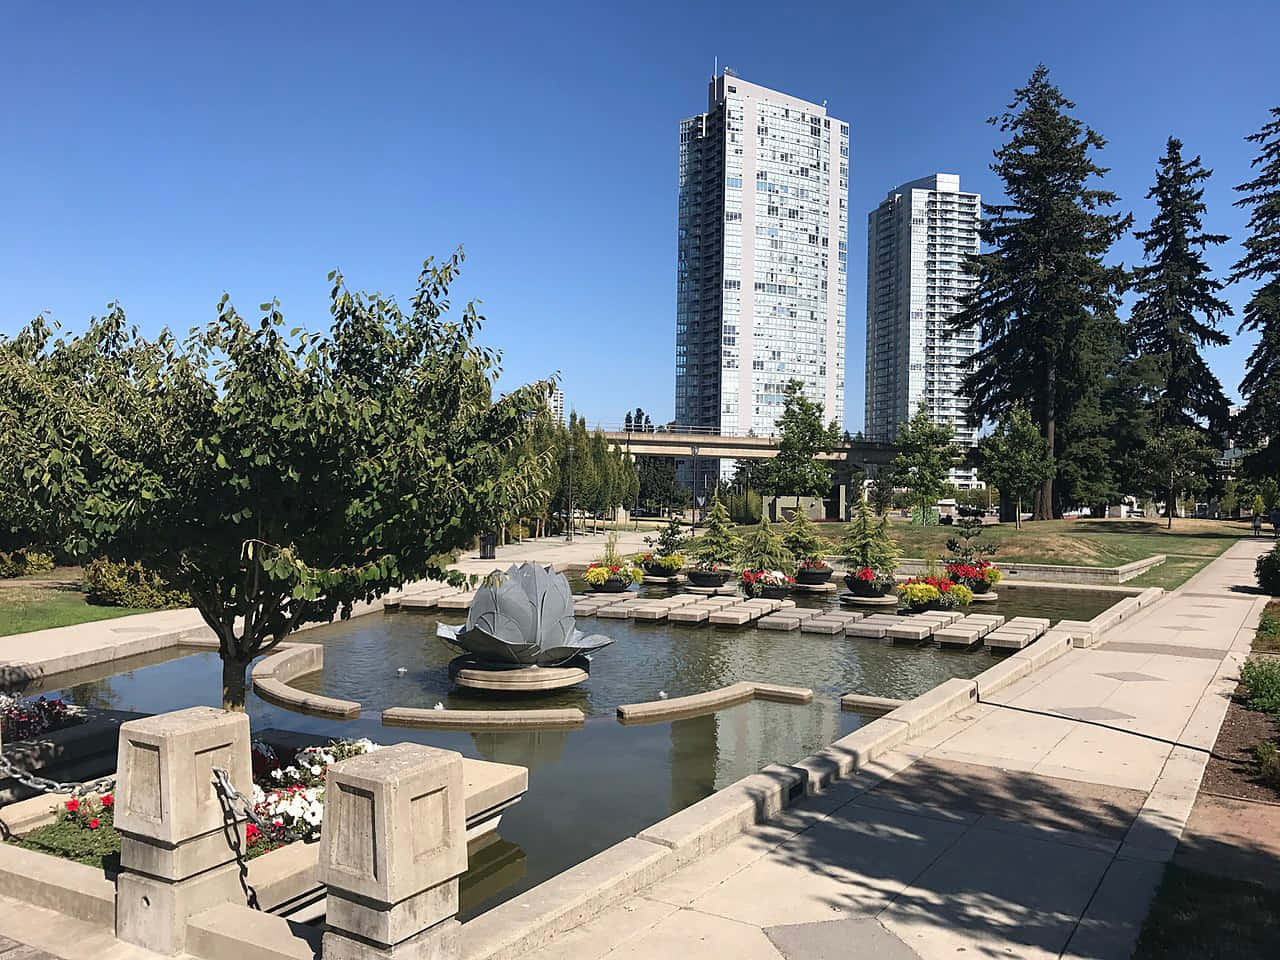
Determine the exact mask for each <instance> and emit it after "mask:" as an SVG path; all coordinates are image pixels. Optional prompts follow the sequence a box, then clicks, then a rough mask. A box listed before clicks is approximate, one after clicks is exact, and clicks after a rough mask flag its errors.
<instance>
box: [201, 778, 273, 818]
mask: <svg viewBox="0 0 1280 960" xmlns="http://www.w3.org/2000/svg"><path fill="white" fill-rule="evenodd" d="M213 788H214V789H215V790H217V791H218V792H219V793H220V794H222V796H223V797H224V798H225V799H226V801H227V803H228V804H230V803H232V802H236V803H239V804H240V806H241V807H242V808H243V809H244V815H245V817H246V818H247V819H248V821H249V822H250V823H252V824H253V825H254V826H255V827H257V828H258V829H259V830H261V831H263V832H264V833H266V832H268V831H269V830H270V829H271V827H270V826H268V824H267V821H265V820H263V819H262V818H261V817H260V816H258V813H257V811H256V810H254V809H253V801H252V800H250V799H249V798H248V797H246V796H245V795H244V794H243V793H241V792H240V791H239V790H237V789H236V785H235V784H234V783H232V782H231V775H230V774H229V773H227V771H226V769H225V768H223V767H214V768H213Z"/></svg>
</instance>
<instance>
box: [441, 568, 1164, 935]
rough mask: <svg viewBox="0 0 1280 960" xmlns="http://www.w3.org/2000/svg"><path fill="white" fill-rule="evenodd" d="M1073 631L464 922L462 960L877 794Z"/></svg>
mask: <svg viewBox="0 0 1280 960" xmlns="http://www.w3.org/2000/svg"><path fill="white" fill-rule="evenodd" d="M1166 596H1167V594H1166V592H1165V591H1164V590H1161V589H1160V588H1156V587H1153V588H1151V589H1150V590H1145V591H1143V593H1142V594H1141V595H1140V597H1141V598H1142V600H1143V601H1144V602H1139V597H1126V598H1125V600H1133V601H1134V602H1133V604H1132V607H1131V608H1129V607H1128V606H1126V610H1127V611H1128V613H1125V612H1121V613H1120V615H1119V616H1114V615H1112V616H1108V614H1111V612H1112V610H1114V608H1115V607H1117V606H1120V604H1123V603H1125V601H1124V600H1122V601H1120V603H1117V604H1113V606H1112V607H1110V608H1108V609H1107V610H1106V611H1103V613H1102V614H1099V616H1098V617H1095V618H1094V621H1097V624H1096V625H1097V627H1098V629H1097V630H1096V631H1095V632H1093V634H1092V642H1091V644H1090V645H1092V643H1097V642H1099V640H1100V638H1101V636H1102V634H1103V633H1104V632H1106V631H1109V630H1111V629H1112V628H1114V627H1115V626H1116V625H1118V624H1119V623H1120V622H1121V621H1122V620H1125V619H1128V617H1129V616H1131V615H1132V613H1135V612H1137V611H1138V610H1139V609H1143V610H1145V609H1147V608H1148V607H1150V606H1152V605H1153V604H1155V603H1157V602H1159V601H1160V600H1162V599H1164V597H1166ZM1094 621H1089V623H1090V624H1091V625H1092V624H1093V623H1094ZM1074 634H1075V632H1073V631H1072V630H1070V629H1068V630H1059V629H1057V628H1056V627H1055V628H1054V629H1051V630H1049V631H1048V632H1046V633H1045V634H1044V635H1043V636H1042V637H1040V638H1039V639H1037V640H1036V641H1034V642H1033V643H1031V644H1029V645H1028V646H1026V647H1025V648H1023V649H1022V650H1019V651H1018V652H1016V653H1014V654H1012V655H1010V656H1008V657H1004V658H1002V659H1000V660H999V661H997V662H996V663H994V664H992V666H990V667H988V668H987V669H986V670H984V671H982V672H981V673H979V674H978V675H977V676H975V677H973V678H972V679H969V680H963V679H958V678H956V679H951V680H946V681H944V682H942V683H940V684H938V685H937V686H935V687H933V688H932V689H930V690H928V691H926V692H925V693H922V694H920V695H919V696H917V697H914V698H912V699H911V700H908V701H906V702H905V703H903V704H902V705H901V706H898V707H896V708H895V709H893V710H891V711H889V712H888V713H886V714H884V715H883V716H881V717H878V718H876V719H874V720H871V721H870V722H869V723H866V724H864V725H863V726H861V727H859V728H858V729H857V730H855V731H853V732H852V733H850V734H847V735H846V736H843V737H841V738H839V739H838V740H836V741H835V742H833V743H832V744H831V745H830V746H828V747H826V748H824V749H822V750H820V751H818V752H817V753H815V754H812V755H810V756H808V757H805V758H803V759H801V760H798V761H796V762H795V763H791V764H771V765H769V766H767V767H765V768H764V769H763V770H761V771H760V772H758V773H754V774H751V775H749V776H746V777H743V778H742V779H741V780H738V781H736V782H734V783H732V784H730V785H729V786H727V787H724V788H723V789H721V790H717V791H716V792H715V793H713V794H711V795H710V796H708V797H705V798H703V799H702V800H700V801H698V802H697V803H695V804H692V805H690V806H688V807H685V808H684V809H683V810H680V811H677V812H676V813H674V814H672V815H671V816H669V817H667V818H665V819H663V820H660V821H658V822H657V823H655V824H653V825H652V826H650V827H647V828H645V829H644V830H642V831H640V832H639V833H638V834H637V835H636V836H634V837H628V838H627V839H625V840H622V841H620V842H619V843H617V844H614V845H613V846H611V847H607V848H606V849H605V850H603V851H601V852H600V853H598V854H596V855H595V856H593V857H591V858H589V859H587V860H584V861H583V862H582V863H579V864H576V865H575V866H573V867H570V868H569V869H568V870H565V871H563V872H561V873H559V874H557V875H556V876H554V877H551V878H550V879H548V880H545V881H543V882H542V883H540V884H538V885H537V886H536V887H533V888H531V889H530V890H526V891H525V892H524V893H522V894H520V895H518V896H516V897H513V898H511V899H510V900H507V901H505V902H504V903H501V904H499V905H498V906H496V907H494V908H493V909H492V910H488V911H486V912H485V913H482V914H480V915H479V916H478V917H475V918H473V919H472V920H470V921H468V922H467V923H465V924H463V927H462V934H463V936H462V943H463V956H464V958H466V960H514V958H516V957H519V956H521V955H523V954H525V953H527V952H529V951H530V950H534V949H536V948H538V947H540V946H543V945H545V944H547V943H550V942H552V941H554V940H555V938H556V937H557V936H558V935H560V934H562V933H565V932H567V931H569V930H572V929H573V928H575V927H578V926H581V925H582V924H583V923H585V922H586V921H587V920H589V919H591V918H592V917H594V916H596V915H597V914H599V913H601V912H602V911H603V910H604V909H606V908H607V907H609V906H611V905H613V904H615V903H617V902H618V901H620V900H622V899H623V898H625V897H627V896H629V895H631V894H633V893H635V892H637V891H639V890H641V889H644V888H645V887H647V886H650V885H652V884H653V883H655V882H656V881H658V880H661V879H663V878H664V877H666V876H668V875H670V874H672V873H674V872H675V871H676V870H677V869H679V868H680V867H682V866H684V865H685V864H687V863H689V862H691V861H692V860H695V859H697V858H698V857H700V856H704V855H706V854H708V853H711V852H713V851H715V850H718V849H720V848H721V847H724V846H726V845H727V844H729V843H730V842H732V841H733V840H734V839H736V838H737V837H738V836H740V835H742V834H743V833H744V832H745V831H746V830H748V829H751V828H752V827H754V826H757V825H758V824H761V823H763V822H765V821H767V820H768V819H770V818H771V817H773V816H776V815H777V814H778V813H780V812H782V811H783V810H784V809H785V808H786V807H788V806H790V805H791V803H792V802H794V801H795V800H797V799H798V798H800V797H802V796H805V795H807V794H820V793H822V792H824V791H825V790H826V789H827V788H828V787H830V786H831V785H832V784H833V783H834V782H836V781H844V780H849V779H852V778H855V777H857V776H865V777H866V782H865V784H864V785H863V786H864V789H870V788H871V787H873V786H875V785H876V784H877V783H879V782H880V781H881V780H883V779H886V778H887V777H888V776H892V775H893V772H895V771H892V770H888V771H877V770H874V769H872V767H873V765H875V764H876V763H877V760H878V758H880V757H883V756H884V755H885V754H887V753H890V752H892V751H893V750H894V749H895V748H896V747H898V746H899V745H901V744H902V743H904V742H906V741H907V740H909V739H910V738H912V737H915V736H919V735H920V734H921V733H925V732H927V731H929V730H931V729H932V728H934V727H936V726H938V725H939V724H941V723H943V722H945V721H947V720H949V719H951V718H952V717H954V716H956V715H957V714H959V713H961V712H962V711H963V710H965V709H966V708H968V707H970V706H973V705H974V704H976V703H978V702H980V701H981V700H982V698H983V697H984V696H986V695H989V694H991V693H993V692H995V691H997V690H1000V689H1002V688H1003V687H1006V686H1008V685H1010V684H1012V683H1014V682H1016V681H1017V680H1020V679H1022V678H1024V677H1027V676H1030V675H1031V674H1033V673H1035V672H1036V671H1038V670H1040V669H1041V668H1042V667H1044V666H1046V665H1048V664H1049V663H1051V662H1053V661H1055V660H1057V659H1058V658H1059V657H1062V656H1064V655H1065V654H1066V653H1067V652H1068V651H1070V650H1071V649H1072V647H1073V646H1076V645H1078V644H1077V643H1076V637H1075V635H1074Z"/></svg>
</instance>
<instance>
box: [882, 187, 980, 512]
mask: <svg viewBox="0 0 1280 960" xmlns="http://www.w3.org/2000/svg"><path fill="white" fill-rule="evenodd" d="M981 210H982V199H981V197H980V196H979V195H978V194H976V193H962V192H961V191H960V178H959V176H957V175H956V174H952V173H938V174H934V175H933V176H930V177H924V178H923V179H920V180H913V181H911V182H910V183H904V184H903V185H902V186H900V187H897V188H896V189H894V190H890V191H889V195H888V196H887V197H886V198H885V200H884V202H883V203H881V204H880V206H878V207H876V209H875V210H873V211H871V213H870V214H868V216H867V368H866V426H865V428H864V431H865V433H866V436H867V439H869V440H877V441H882V442H892V441H893V439H894V437H895V436H896V435H897V433H898V425H899V424H900V423H903V422H904V421H906V420H909V419H910V418H911V417H912V416H913V415H914V414H915V412H916V410H917V408H918V407H919V406H920V403H921V402H922V401H923V402H924V403H925V404H926V406H927V408H928V410H929V415H930V416H931V417H932V418H933V420H934V422H936V423H946V424H949V425H950V426H951V429H952V430H953V431H954V434H955V442H956V444H957V445H958V446H961V447H963V448H964V449H965V450H968V449H969V448H970V447H972V446H973V445H974V443H975V442H976V439H977V437H976V431H975V430H974V429H973V428H972V427H970V426H969V425H968V422H967V421H966V416H967V414H968V411H969V399H968V397H966V396H965V395H964V394H963V393H962V392H961V380H962V379H963V377H964V373H965V370H964V364H965V362H966V361H967V360H968V358H969V357H970V356H972V355H973V353H974V352H975V351H976V350H977V349H978V334H977V331H976V330H966V331H964V332H963V333H956V332H954V331H952V330H951V328H950V327H949V325H948V320H949V318H950V317H951V316H953V315H954V314H955V313H956V312H958V311H959V309H960V298H961V297H962V296H963V295H964V294H966V293H968V292H969V291H971V290H972V289H973V288H974V287H975V286H976V285H977V279H976V278H974V277H972V276H970V275H969V274H967V273H966V272H965V270H964V259H965V257H966V256H967V255H968V254H972V253H977V252H978V250H979V239H978V226H979V224H980V222H981ZM975 479H976V478H975V477H974V472H973V471H972V470H970V469H966V468H963V467H960V468H956V469H954V470H953V471H952V475H951V481H952V482H953V483H955V484H956V485H957V486H959V487H961V488H962V489H963V488H967V487H971V486H973V484H974V483H975Z"/></svg>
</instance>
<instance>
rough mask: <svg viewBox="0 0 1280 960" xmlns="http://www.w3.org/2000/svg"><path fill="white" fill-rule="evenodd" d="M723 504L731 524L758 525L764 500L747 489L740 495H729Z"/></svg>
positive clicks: (762, 511)
mask: <svg viewBox="0 0 1280 960" xmlns="http://www.w3.org/2000/svg"><path fill="white" fill-rule="evenodd" d="M725 504H726V506H727V508H728V510H729V516H730V517H732V518H733V522H734V523H740V524H742V525H743V526H752V525H754V524H757V523H759V522H760V518H761V517H762V516H763V515H764V499H763V498H762V497H761V496H760V494H759V493H758V492H757V491H755V490H751V489H747V490H743V491H742V493H731V494H729V496H728V497H726V498H725Z"/></svg>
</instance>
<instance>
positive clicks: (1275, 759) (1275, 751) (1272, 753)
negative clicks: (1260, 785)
mask: <svg viewBox="0 0 1280 960" xmlns="http://www.w3.org/2000/svg"><path fill="white" fill-rule="evenodd" d="M1253 755H1254V757H1255V758H1256V759H1257V761H1258V775H1259V776H1260V777H1261V778H1262V779H1263V780H1264V781H1265V782H1266V783H1269V784H1271V785H1272V786H1273V787H1277V788H1280V747H1277V746H1276V745H1275V744H1274V743H1260V744H1258V745H1257V746H1256V747H1254V748H1253Z"/></svg>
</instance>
